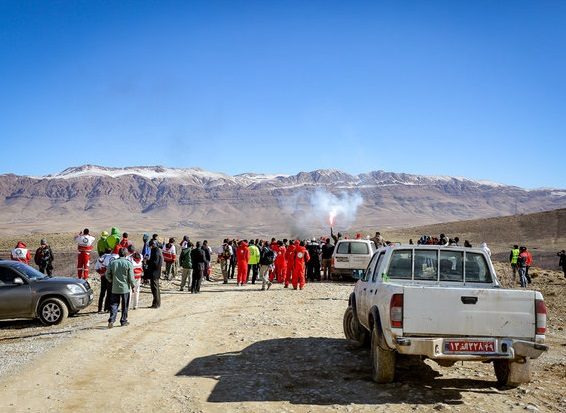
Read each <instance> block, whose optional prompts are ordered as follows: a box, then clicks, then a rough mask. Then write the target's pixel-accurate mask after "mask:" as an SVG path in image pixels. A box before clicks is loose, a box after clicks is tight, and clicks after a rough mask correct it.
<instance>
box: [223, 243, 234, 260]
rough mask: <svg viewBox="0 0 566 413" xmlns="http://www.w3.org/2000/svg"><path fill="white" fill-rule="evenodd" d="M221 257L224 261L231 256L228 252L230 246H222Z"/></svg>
mask: <svg viewBox="0 0 566 413" xmlns="http://www.w3.org/2000/svg"><path fill="white" fill-rule="evenodd" d="M222 256H223V257H224V258H225V259H228V258H230V257H231V256H232V252H231V251H230V246H229V245H228V244H224V245H223V246H222Z"/></svg>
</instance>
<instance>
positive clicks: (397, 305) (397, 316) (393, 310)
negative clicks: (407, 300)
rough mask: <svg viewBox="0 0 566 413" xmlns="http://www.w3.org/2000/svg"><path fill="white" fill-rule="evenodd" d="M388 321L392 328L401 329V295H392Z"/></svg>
mask: <svg viewBox="0 0 566 413" xmlns="http://www.w3.org/2000/svg"><path fill="white" fill-rule="evenodd" d="M389 319H390V320H391V327H392V328H403V294H393V297H391V303H390V304H389Z"/></svg>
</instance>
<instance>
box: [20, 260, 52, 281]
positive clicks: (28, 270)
mask: <svg viewBox="0 0 566 413" xmlns="http://www.w3.org/2000/svg"><path fill="white" fill-rule="evenodd" d="M12 266H13V268H15V269H17V270H18V271H20V272H22V273H24V274H25V275H26V277H28V278H31V279H33V280H41V279H43V278H47V275H45V274H42V273H40V272H39V271H38V270H36V269H35V268H33V267H30V266H29V265H27V264H24V263H23V262H15V263H13V264H12Z"/></svg>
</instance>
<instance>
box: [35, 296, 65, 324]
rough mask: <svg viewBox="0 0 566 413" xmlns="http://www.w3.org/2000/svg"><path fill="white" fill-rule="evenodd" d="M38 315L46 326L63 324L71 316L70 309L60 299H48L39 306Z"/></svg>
mask: <svg viewBox="0 0 566 413" xmlns="http://www.w3.org/2000/svg"><path fill="white" fill-rule="evenodd" d="M37 315H38V316H39V319H40V320H41V322H42V323H43V324H45V325H48V326H50V325H54V324H61V323H62V322H63V320H64V319H66V318H67V316H68V315H69V309H68V308H67V304H65V303H64V302H63V301H62V300H60V299H59V298H48V299H46V300H43V301H42V302H41V304H39V307H38V309H37Z"/></svg>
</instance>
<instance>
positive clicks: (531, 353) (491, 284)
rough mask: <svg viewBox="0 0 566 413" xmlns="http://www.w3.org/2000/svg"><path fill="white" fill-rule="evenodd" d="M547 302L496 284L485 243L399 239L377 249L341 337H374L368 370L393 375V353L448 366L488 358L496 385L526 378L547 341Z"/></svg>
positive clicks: (383, 377) (380, 377)
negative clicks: (478, 246)
mask: <svg viewBox="0 0 566 413" xmlns="http://www.w3.org/2000/svg"><path fill="white" fill-rule="evenodd" d="M545 332H546V306H545V305H544V300H543V297H542V294H541V293H540V292H538V291H532V290H513V289H504V288H501V287H500V285H499V282H498V280H497V277H496V274H495V270H494V269H493V265H492V263H491V260H490V258H489V256H488V255H487V254H486V253H485V251H484V250H482V249H475V248H462V247H447V246H434V245H430V246H429V245H426V246H425V245H422V246H421V245H396V246H392V247H385V248H381V249H379V250H378V251H377V252H376V253H375V254H374V255H373V257H372V259H371V261H370V263H369V265H368V267H367V269H366V270H365V271H364V272H363V275H362V278H361V279H360V280H359V281H358V282H357V283H356V286H355V288H354V292H353V293H352V294H351V295H350V299H349V302H348V308H347V309H346V312H345V314H344V333H345V335H346V338H348V339H351V340H354V341H356V342H357V343H359V344H360V345H362V344H364V343H367V342H370V341H371V360H372V376H373V379H374V380H375V381H376V382H378V383H387V382H391V381H393V380H394V378H395V364H396V358H397V355H398V354H401V355H418V356H422V357H425V358H430V359H433V360H435V361H436V362H437V363H438V364H440V365H443V366H450V365H452V364H454V363H455V362H456V361H459V360H471V361H483V362H489V361H493V365H494V370H495V375H496V377H497V381H498V384H499V385H500V386H508V387H513V386H518V385H519V384H521V383H526V382H528V381H529V380H530V360H531V359H535V358H537V357H539V356H540V355H541V354H542V353H543V352H545V351H546V350H547V349H548V347H547V346H546V345H544V344H543V343H544V335H545Z"/></svg>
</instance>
